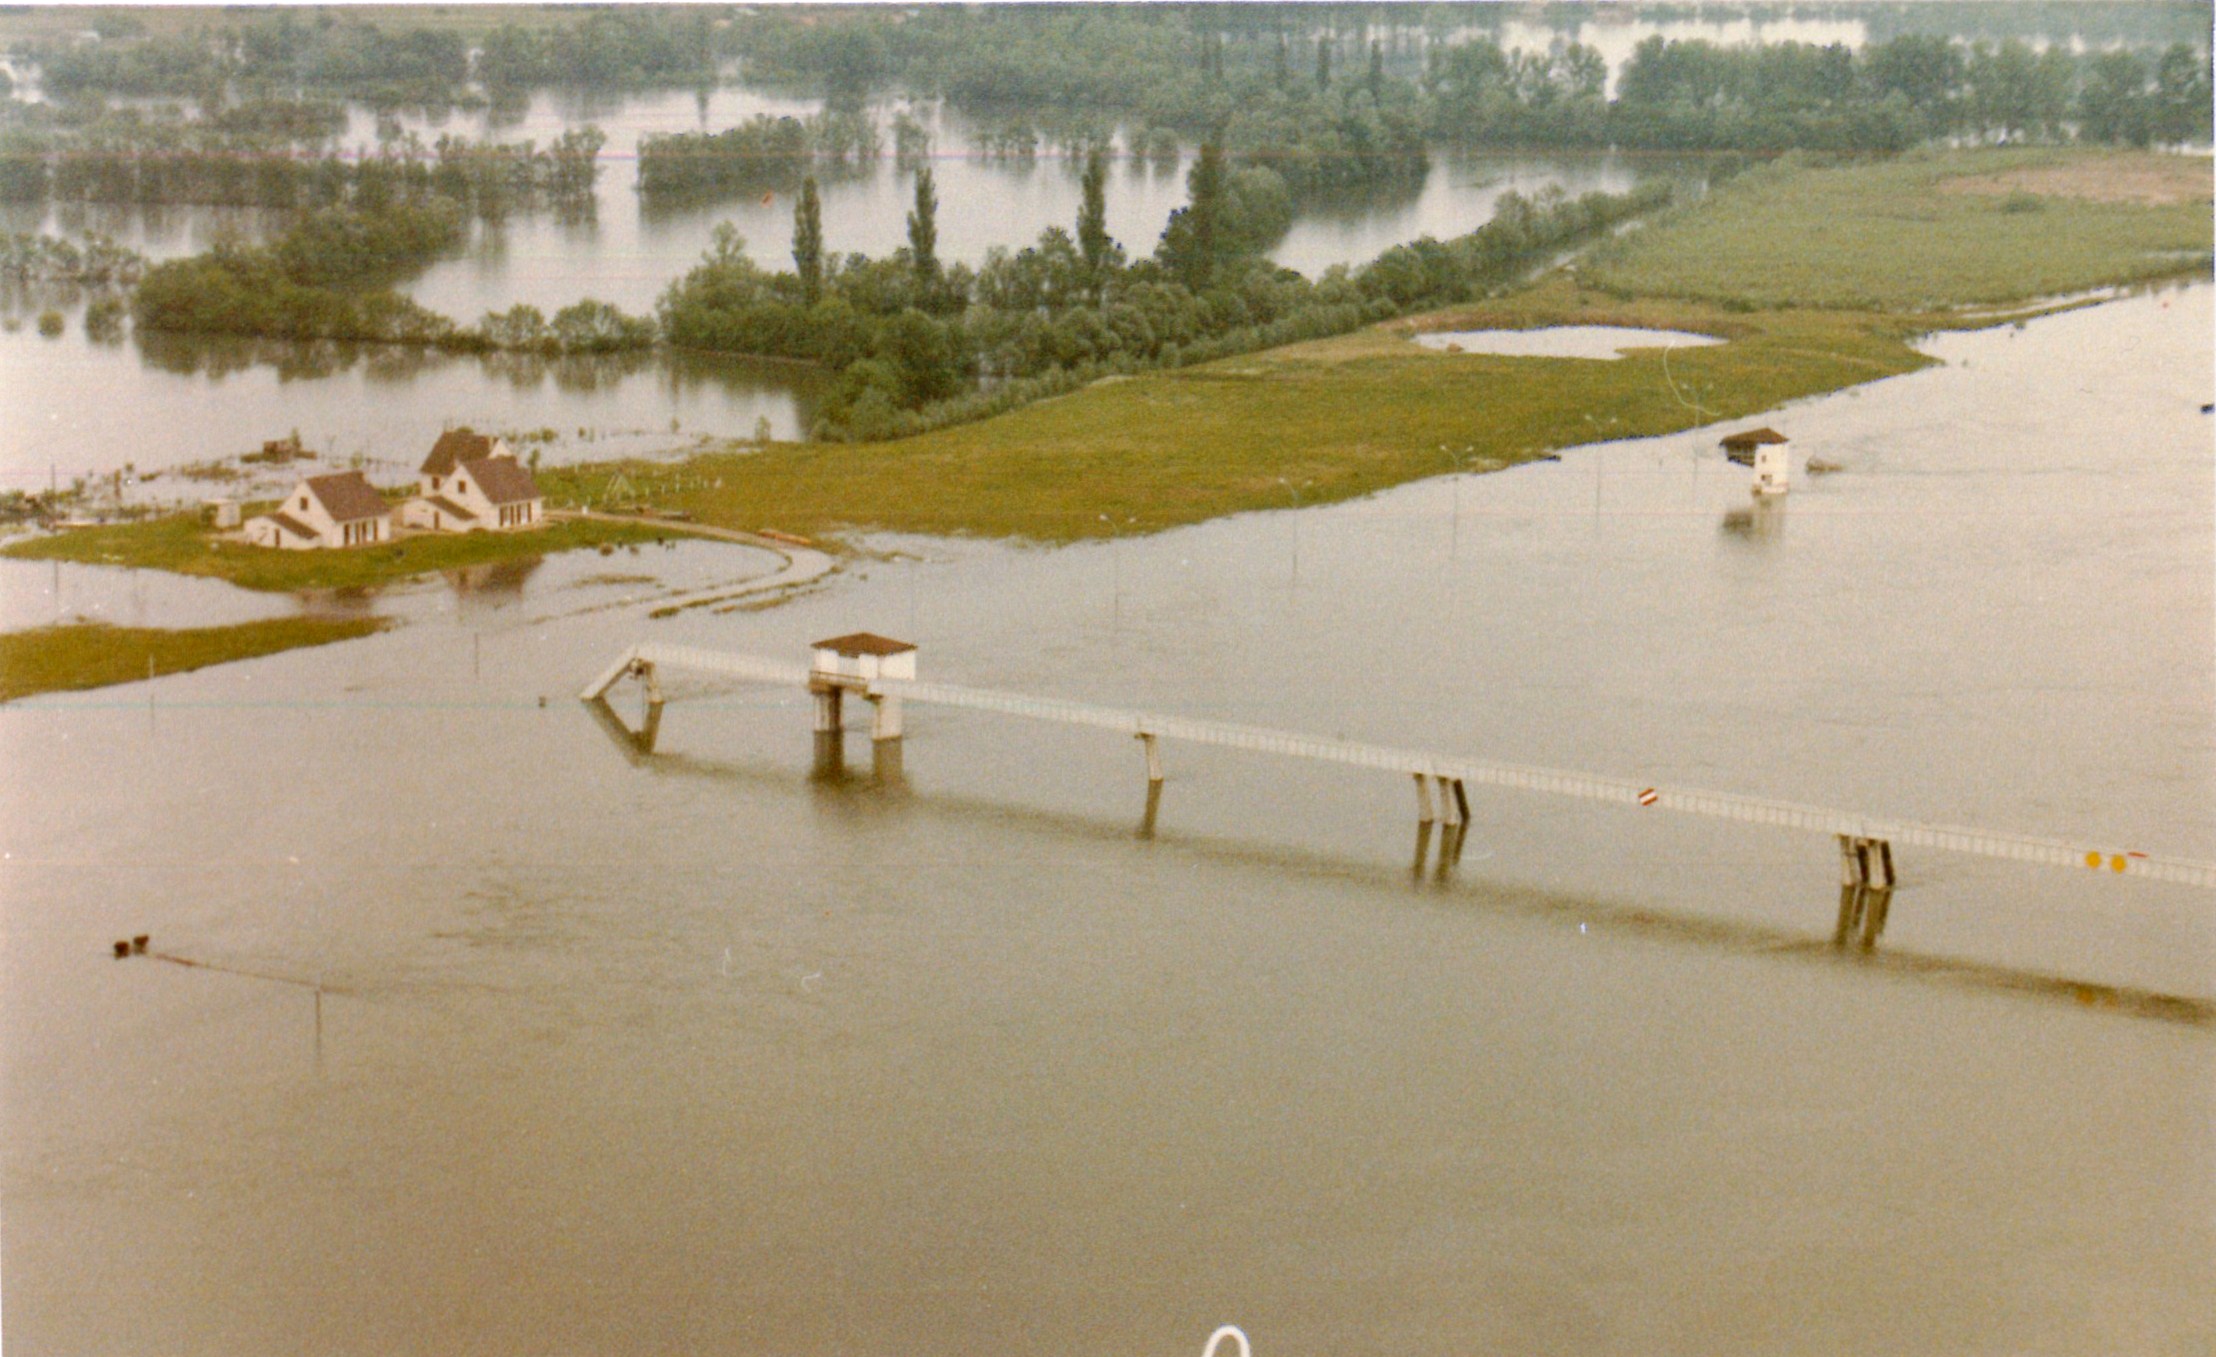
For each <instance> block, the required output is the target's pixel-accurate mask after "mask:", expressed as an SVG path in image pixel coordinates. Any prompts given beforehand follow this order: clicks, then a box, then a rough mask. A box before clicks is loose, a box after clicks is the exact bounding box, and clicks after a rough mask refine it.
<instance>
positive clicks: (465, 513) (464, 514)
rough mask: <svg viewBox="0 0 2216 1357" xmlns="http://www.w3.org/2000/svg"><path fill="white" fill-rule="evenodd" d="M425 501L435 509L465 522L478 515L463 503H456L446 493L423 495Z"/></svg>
mask: <svg viewBox="0 0 2216 1357" xmlns="http://www.w3.org/2000/svg"><path fill="white" fill-rule="evenodd" d="M423 502H424V503H425V504H428V505H430V506H431V507H432V508H434V509H439V510H442V511H444V512H445V513H446V514H448V515H449V516H451V517H454V518H458V519H460V520H462V521H463V522H464V523H468V522H471V521H473V520H475V519H476V517H477V515H475V514H473V513H471V512H470V511H469V510H467V509H464V508H463V507H462V506H461V505H459V504H456V503H455V502H454V501H452V500H450V499H448V498H447V497H446V496H444V495H426V496H424V497H423Z"/></svg>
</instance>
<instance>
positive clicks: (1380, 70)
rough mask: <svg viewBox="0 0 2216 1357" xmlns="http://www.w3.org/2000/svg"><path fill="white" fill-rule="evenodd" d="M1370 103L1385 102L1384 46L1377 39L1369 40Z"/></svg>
mask: <svg viewBox="0 0 2216 1357" xmlns="http://www.w3.org/2000/svg"><path fill="white" fill-rule="evenodd" d="M1370 102H1371V103H1373V104H1382V103H1384V102H1385V46H1384V44H1383V43H1380V42H1379V41H1378V40H1377V39H1375V38H1372V39H1370Z"/></svg>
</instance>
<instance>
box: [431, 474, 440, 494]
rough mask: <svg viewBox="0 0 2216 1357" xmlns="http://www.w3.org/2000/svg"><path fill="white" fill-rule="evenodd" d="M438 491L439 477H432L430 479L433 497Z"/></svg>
mask: <svg viewBox="0 0 2216 1357" xmlns="http://www.w3.org/2000/svg"><path fill="white" fill-rule="evenodd" d="M438 491H439V477H437V476H433V477H432V478H431V493H432V494H434V495H435V494H437V493H438Z"/></svg>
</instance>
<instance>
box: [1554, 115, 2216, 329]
mask: <svg viewBox="0 0 2216 1357" xmlns="http://www.w3.org/2000/svg"><path fill="white" fill-rule="evenodd" d="M2210 175H2211V169H2210V161H2209V158H2208V157H2206V156H2180V155H2152V154H2147V153H2143V152H2141V153H2135V152H2122V151H2096V150H2069V151H2063V150H2021V151H2001V150H1994V151H1974V152H1959V151H1958V152H1929V153H1912V154H1909V155H1905V156H1902V157H1900V158H1898V159H1895V160H1887V161H1876V162H1866V163H1857V164H1851V165H1845V166H1840V167H1837V168H1828V169H1811V168H1807V167H1805V166H1803V165H1800V164H1798V163H1796V162H1793V161H1790V160H1788V161H1780V162H1777V163H1775V164H1772V165H1769V166H1765V167H1763V168H1761V169H1758V170H1754V171H1750V172H1749V173H1747V174H1744V175H1741V176H1740V177H1738V178H1737V179H1734V180H1733V181H1732V182H1731V183H1730V184H1728V185H1726V186H1725V187H1724V188H1723V189H1722V190H1721V191H1720V192H1718V193H1716V194H1714V195H1713V196H1712V197H1710V198H1709V199H1708V200H1707V201H1705V202H1703V203H1700V204H1698V205H1697V206H1695V207H1693V208H1691V209H1689V210H1686V211H1683V212H1681V213H1679V214H1676V215H1675V216H1673V217H1671V218H1670V219H1668V220H1665V221H1662V222H1659V223H1657V224H1655V225H1654V226H1652V227H1650V228H1649V229H1646V230H1643V231H1635V232H1633V233H1631V234H1630V235H1629V236H1626V237H1623V238H1622V239H1620V240H1618V241H1616V242H1613V243H1612V244H1611V245H1610V246H1609V247H1607V248H1606V249H1604V250H1602V251H1601V252H1599V253H1598V254H1596V255H1595V256H1594V257H1593V258H1592V259H1591V260H1589V261H1588V262H1587V264H1586V265H1585V268H1584V272H1585V276H1586V277H1587V278H1588V280H1590V281H1591V282H1593V283H1594V284H1595V285H1597V286H1600V287H1603V288H1606V289H1608V290H1610V291H1613V292H1619V293H1623V294H1625V295H1631V296H1644V297H1655V296H1661V297H1680V298H1692V299H1698V300H1704V301H1714V302H1721V303H1726V304H1730V305H1741V306H1756V307H1782V306H1830V307H1857V308H1867V309H1879V310H1889V311H1900V310H1914V311H1934V310H1940V309H1944V308H1950V307H1962V306H1980V305H1994V304H2004V303H2012V302H2021V301H2024V300H2026V299H2030V298H2036V297H2053V296H2060V295H2063V294H2066V293H2073V292H2083V291H2086V290H2088V289H2092V288H2098V287H2104V286H2108V285H2110V284H2114V283H2127V282H2134V281H2138V280H2142V279H2150V278H2163V277H2170V276H2173V275H2176V274H2177V273H2179V272H2180V271H2181V270H2182V269H2184V268H2186V267H2189V266H2191V265H2193V264H2194V262H2195V261H2198V267H2199V270H2200V272H2201V274H2202V276H2204V277H2205V276H2206V275H2207V271H2208V257H2209V248H2210V217H2209V199H2210Z"/></svg>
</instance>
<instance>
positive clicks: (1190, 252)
mask: <svg viewBox="0 0 2216 1357" xmlns="http://www.w3.org/2000/svg"><path fill="white" fill-rule="evenodd" d="M1185 184H1186V189H1187V191H1188V192H1189V193H1190V194H1191V201H1189V202H1188V203H1186V205H1185V206H1183V207H1181V208H1179V209H1177V210H1176V211H1175V212H1172V213H1171V214H1170V221H1169V225H1168V226H1167V227H1166V228H1164V230H1163V231H1162V243H1161V245H1160V246H1159V247H1157V249H1156V250H1155V257H1156V258H1158V259H1160V260H1161V262H1162V266H1163V267H1164V268H1167V269H1168V270H1169V271H1170V274H1171V276H1173V277H1175V278H1176V279H1177V280H1178V281H1179V282H1181V283H1183V284H1184V285H1185V286H1186V287H1188V288H1191V289H1192V290H1193V291H1195V292H1199V291H1201V290H1202V289H1203V288H1205V287H1207V286H1208V284H1209V283H1210V282H1212V281H1214V279H1215V276H1216V265H1217V263H1218V262H1219V256H1220V255H1221V254H1222V252H1223V247H1224V243H1225V234H1226V233H1225V230H1224V227H1225V225H1226V223H1225V221H1224V209H1225V206H1226V199H1227V197H1228V195H1229V183H1228V180H1227V177H1226V175H1225V172H1224V163H1223V146H1222V145H1221V144H1220V143H1218V142H1215V141H1206V142H1202V143H1201V147H1200V159H1199V160H1198V161H1196V162H1194V164H1193V172H1192V173H1191V174H1190V175H1188V176H1187V177H1186V180H1185Z"/></svg>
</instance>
